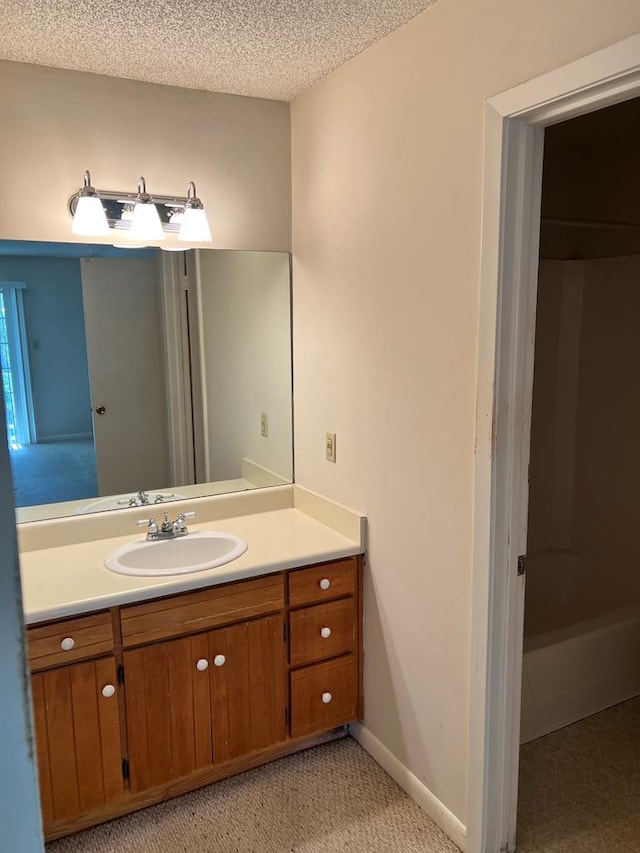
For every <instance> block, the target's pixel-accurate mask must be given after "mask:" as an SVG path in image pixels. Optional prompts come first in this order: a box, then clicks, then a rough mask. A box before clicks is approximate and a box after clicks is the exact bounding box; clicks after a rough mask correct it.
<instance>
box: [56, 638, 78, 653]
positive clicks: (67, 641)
mask: <svg viewBox="0 0 640 853" xmlns="http://www.w3.org/2000/svg"><path fill="white" fill-rule="evenodd" d="M75 644H76V641H75V640H74V639H73V637H65V638H64V640H63V641H62V642H61V643H60V648H61V649H62V650H63V651H65V652H70V651H71V649H72V648H73V647H74V646H75Z"/></svg>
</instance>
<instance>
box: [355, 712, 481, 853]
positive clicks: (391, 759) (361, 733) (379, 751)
mask: <svg viewBox="0 0 640 853" xmlns="http://www.w3.org/2000/svg"><path fill="white" fill-rule="evenodd" d="M349 731H350V734H351V736H352V737H353V738H354V739H355V740H357V741H358V743H359V744H360V746H361V747H362V748H363V749H364V750H365V751H366V752H368V753H369V755H370V756H371V757H372V758H373V759H374V760H375V761H377V762H378V764H379V765H380V766H381V767H382V769H383V770H385V771H386V772H387V773H388V774H389V776H391V778H392V779H395V781H396V782H397V783H398V785H400V787H401V788H402V789H403V790H404V791H406V793H407V794H408V795H409V796H410V797H411V799H412V800H413V801H414V802H415V803H417V804H418V805H419V806H420V808H421V809H423V810H424V811H425V812H426V813H427V814H428V815H429V817H430V818H431V820H432V821H433V822H434V823H437V824H438V826H439V827H440V829H441V830H442V831H443V832H445V833H446V834H447V835H448V836H449V838H450V839H451V840H452V841H453V842H454V844H457V845H458V847H459V848H460V849H461V850H462V851H465V850H466V849H467V829H466V827H465V825H464V824H463V823H461V822H460V821H459V820H458V818H457V817H456V816H455V815H454V814H453V812H450V811H449V809H448V808H447V807H446V806H445V805H444V804H443V803H441V802H440V800H439V799H438V798H437V797H436V796H435V794H433V793H432V792H431V791H430V790H429V788H427V786H426V785H424V784H423V783H422V782H421V781H420V780H419V779H418V777H417V776H414V774H413V773H412V772H411V771H410V770H409V769H408V767H405V765H404V764H403V763H402V762H401V761H399V760H398V759H397V758H396V757H395V755H394V754H393V753H392V752H390V751H389V750H388V749H387V747H386V746H385V745H384V744H383V743H382V742H381V741H380V740H378V738H377V737H376V736H375V735H374V734H372V732H371V731H369V729H368V728H367V727H366V726H364V725H363V724H362V723H352V724H351V726H350V727H349Z"/></svg>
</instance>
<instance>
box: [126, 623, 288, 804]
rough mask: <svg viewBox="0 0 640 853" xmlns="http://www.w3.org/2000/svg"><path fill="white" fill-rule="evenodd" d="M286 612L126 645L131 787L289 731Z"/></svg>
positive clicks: (230, 754) (238, 753) (271, 741)
mask: <svg viewBox="0 0 640 853" xmlns="http://www.w3.org/2000/svg"><path fill="white" fill-rule="evenodd" d="M283 638H284V629H283V621H282V616H281V615H280V614H278V615H275V616H267V617H264V618H260V619H255V620H252V621H247V622H241V623H239V624H234V625H230V626H229V627H225V628H219V629H217V630H215V631H209V632H207V633H205V634H196V635H194V636H192V637H185V638H181V639H178V640H170V641H168V642H163V643H156V644H154V645H149V646H142V647H141V648H138V649H133V650H132V651H125V652H124V671H125V673H126V684H127V691H126V706H127V732H128V743H129V773H130V778H131V791H132V792H134V793H136V792H138V791H142V790H145V789H147V788H152V787H154V786H156V785H161V784H163V783H165V782H168V781H170V780H172V779H178V778H180V777H182V776H187V775H189V774H191V773H194V772H195V771H197V770H202V769H205V768H207V767H209V766H211V765H212V764H214V763H218V762H223V761H228V760H230V759H232V758H238V757H240V756H243V755H247V754H248V753H251V752H254V751H256V750H259V749H263V748H265V747H268V746H272V745H273V744H276V743H279V742H280V741H283V740H284V739H285V737H286V725H285V715H286V699H285V690H284V687H285V685H284V678H283V672H284V660H285V654H284V639H283Z"/></svg>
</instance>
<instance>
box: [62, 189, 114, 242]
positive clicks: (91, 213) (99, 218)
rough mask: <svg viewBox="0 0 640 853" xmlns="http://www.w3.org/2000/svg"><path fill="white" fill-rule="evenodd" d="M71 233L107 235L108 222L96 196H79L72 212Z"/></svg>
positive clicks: (81, 235)
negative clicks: (74, 210)
mask: <svg viewBox="0 0 640 853" xmlns="http://www.w3.org/2000/svg"><path fill="white" fill-rule="evenodd" d="M71 233H72V234H77V235H78V236H79V237H107V236H108V234H109V223H108V222H107V214H106V213H105V212H104V207H103V206H102V202H101V201H100V199H99V198H98V196H95V195H94V196H91V195H85V196H82V195H81V196H80V198H79V199H78V203H77V205H76V212H75V213H74V214H73V222H72V223H71Z"/></svg>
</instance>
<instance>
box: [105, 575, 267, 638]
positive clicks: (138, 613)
mask: <svg viewBox="0 0 640 853" xmlns="http://www.w3.org/2000/svg"><path fill="white" fill-rule="evenodd" d="M283 607H284V581H283V576H282V575H281V574H273V575H265V576H264V577H261V578H255V579H252V580H246V581H236V582H234V583H229V584H224V585H222V586H215V587H211V588H210V589H203V590H200V591H199V592H190V593H186V594H185V595H173V596H171V597H169V598H162V599H159V600H157V601H150V602H146V603H145V604H133V605H131V606H129V607H123V608H122V609H121V611H120V618H121V624H122V644H123V646H124V647H125V648H128V647H130V646H136V645H140V644H141V643H150V642H154V641H155V640H164V639H166V638H168V637H177V636H179V635H181V634H191V633H195V632H196V631H205V630H208V629H209V628H214V627H217V626H218V625H227V624H229V623H231V622H242V621H244V620H245V619H251V618H252V617H254V616H261V615H262V614H266V613H273V612H274V611H276V610H281V609H282V608H283Z"/></svg>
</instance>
